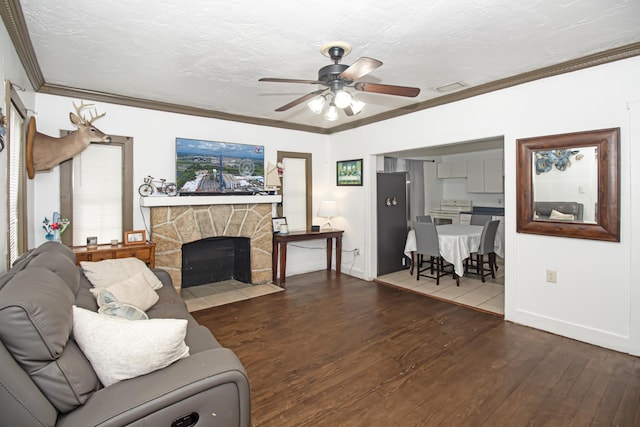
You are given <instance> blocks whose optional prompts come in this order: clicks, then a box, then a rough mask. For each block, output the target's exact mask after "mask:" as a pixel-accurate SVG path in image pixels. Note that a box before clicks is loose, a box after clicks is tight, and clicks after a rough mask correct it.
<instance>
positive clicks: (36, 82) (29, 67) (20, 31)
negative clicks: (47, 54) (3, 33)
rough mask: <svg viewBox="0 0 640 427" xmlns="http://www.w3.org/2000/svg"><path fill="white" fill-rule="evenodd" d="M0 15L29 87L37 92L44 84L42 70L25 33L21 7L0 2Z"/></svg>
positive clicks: (13, 1) (14, 0)
mask: <svg viewBox="0 0 640 427" xmlns="http://www.w3.org/2000/svg"><path fill="white" fill-rule="evenodd" d="M1 1H2V3H0V4H1V5H2V7H0V15H2V20H3V21H4V26H5V27H6V28H7V32H8V33H9V37H10V38H11V42H12V43H13V46H14V47H15V49H16V52H17V53H18V58H20V62H22V66H23V67H24V69H25V72H26V73H27V77H28V78H29V81H30V82H31V86H33V88H34V89H35V90H36V91H37V90H38V89H40V88H41V87H42V85H43V84H44V77H43V76H42V70H40V65H39V64H38V58H36V52H35V51H34V50H33V44H32V43H31V38H30V37H29V32H28V31H27V24H26V22H25V21H24V15H23V14H22V7H21V6H20V1H19V0H1Z"/></svg>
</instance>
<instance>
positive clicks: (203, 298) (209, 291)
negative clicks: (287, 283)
mask: <svg viewBox="0 0 640 427" xmlns="http://www.w3.org/2000/svg"><path fill="white" fill-rule="evenodd" d="M283 290H284V289H282V288H281V287H279V286H276V285H274V284H272V283H267V284H264V285H253V286H252V285H248V284H246V283H242V282H239V281H237V280H225V281H223V282H217V283H209V284H206V285H199V286H190V287H188V288H184V289H182V290H181V291H180V294H181V296H182V298H183V299H184V301H185V303H186V304H187V307H188V308H189V311H190V312H191V311H197V310H204V309H205V308H210V307H216V306H219V305H224V304H231V303H233V302H236V301H242V300H246V299H250V298H256V297H259V296H262V295H268V294H272V293H274V292H280V291H283Z"/></svg>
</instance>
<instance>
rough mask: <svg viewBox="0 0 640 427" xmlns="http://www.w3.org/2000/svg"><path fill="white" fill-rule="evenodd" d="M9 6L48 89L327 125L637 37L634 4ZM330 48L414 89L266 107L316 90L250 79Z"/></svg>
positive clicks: (291, 72)
mask: <svg viewBox="0 0 640 427" xmlns="http://www.w3.org/2000/svg"><path fill="white" fill-rule="evenodd" d="M16 2H17V0H16ZM19 3H20V6H21V7H22V12H23V15H24V19H25V22H26V24H27V29H28V33H29V37H30V39H31V44H32V46H33V50H34V52H35V57H36V58H37V64H38V66H39V68H40V70H41V73H42V77H43V79H44V82H45V83H46V85H47V86H52V87H62V88H63V89H65V88H75V89H81V90H86V91H93V92H100V93H106V94H113V95H119V96H126V97H128V98H135V99H142V100H150V101H156V102H161V103H166V104H174V105H183V106H189V107H193V108H196V109H202V110H211V111H213V112H219V113H223V114H229V115H233V117H234V118H238V117H236V116H245V117H247V121H252V120H258V121H259V120H267V121H268V120H276V121H284V122H287V123H289V124H298V125H303V126H311V127H315V128H325V129H326V128H331V127H334V126H336V125H343V124H345V123H348V122H350V121H356V120H360V119H363V118H367V117H371V116H374V115H377V114H381V113H386V112H389V111H392V110H395V109H398V108H400V107H404V106H407V105H411V104H416V103H418V104H420V103H424V102H425V101H427V100H431V99H433V98H437V97H440V96H442V95H443V94H442V93H439V92H437V91H436V90H435V89H434V88H435V87H438V86H442V85H446V84H448V83H451V82H456V81H461V82H464V84H465V85H467V87H470V88H473V87H477V86H479V85H483V84H487V83H490V82H494V81H496V80H500V79H505V78H508V77H511V76H514V75H518V74H522V73H526V72H530V71H533V70H536V69H540V68H542V67H547V66H551V65H554V64H558V63H562V62H565V61H569V60H573V59H576V58H581V57H584V56H587V55H590V54H594V53H597V52H602V51H606V50H610V49H614V48H618V47H621V46H625V45H629V44H634V43H638V42H640V30H639V28H640V27H639V25H638V23H639V22H640V1H638V0H627V1H623V0H576V1H568V0H528V1H514V0H432V1H419V0H395V1H393V2H389V1H388V0H385V1H381V0H351V1H348V2H345V1H338V0H324V1H321V2H317V1H314V2H311V1H297V2H294V1H291V0H272V1H260V0H227V1H218V0H191V1H189V2H182V1H176V0H153V1H152V0H128V1H121V0H102V1H89V2H88V1H86V0H20V2H19ZM334 40H341V41H345V42H348V43H350V44H351V45H352V47H353V50H352V52H351V54H350V55H348V56H347V57H345V58H344V61H343V63H345V64H351V63H353V62H354V61H355V60H356V59H358V58H359V57H362V56H367V57H372V58H376V59H379V60H380V61H382V62H383V63H384V65H383V66H381V67H380V68H378V69H376V70H374V71H373V72H371V73H370V74H368V75H367V76H365V77H364V78H362V79H361V80H360V81H367V82H375V83H385V84H392V85H403V86H415V87H419V88H420V89H421V93H420V95H418V97H417V98H403V97H396V96H389V95H380V94H369V93H362V92H358V93H357V94H358V97H359V98H360V99H361V100H363V101H365V102H366V103H367V106H366V107H365V109H364V111H363V112H362V113H361V114H359V115H357V116H354V117H352V118H349V117H346V116H345V115H344V114H342V113H341V115H340V119H339V120H338V121H337V122H328V121H326V120H325V119H324V118H323V116H322V115H315V114H313V113H312V112H311V111H310V110H309V109H308V108H307V107H306V105H305V104H301V105H299V106H297V107H294V108H292V109H290V110H289V111H286V112H275V111H274V110H275V109H276V108H277V107H279V106H281V105H283V104H286V103H288V102H290V101H292V100H294V99H295V98H297V97H300V96H302V95H304V94H306V93H309V92H311V91H313V90H316V89H318V88H319V87H318V86H316V85H309V84H306V85H305V84H292V83H266V82H258V79H259V78H261V77H282V78H295V79H311V80H313V79H316V78H317V72H318V69H319V68H320V67H322V66H324V65H328V64H330V63H331V62H330V60H329V59H328V58H326V57H325V56H322V55H321V54H320V52H319V49H320V47H321V46H322V45H323V44H325V43H327V42H329V41H334ZM58 89H59V88H58ZM411 108H415V105H414V107H409V110H410V109H411ZM240 118H241V117H240Z"/></svg>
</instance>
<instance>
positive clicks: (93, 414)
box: [56, 348, 251, 427]
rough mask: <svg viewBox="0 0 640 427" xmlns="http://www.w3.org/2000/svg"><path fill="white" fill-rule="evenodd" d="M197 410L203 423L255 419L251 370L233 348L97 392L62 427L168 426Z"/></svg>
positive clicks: (63, 417) (198, 355) (241, 423)
mask: <svg viewBox="0 0 640 427" xmlns="http://www.w3.org/2000/svg"><path fill="white" fill-rule="evenodd" d="M191 413H197V414H198V416H199V419H200V421H199V422H198V426H232V425H235V426H243V427H249V425H250V421H251V398H250V389H249V380H248V378H247V374H246V372H245V370H244V368H243V366H242V364H241V363H240V361H239V360H238V358H237V357H236V355H235V354H234V353H233V352H232V351H231V350H229V349H226V348H216V349H210V350H206V351H202V352H200V353H196V354H193V355H190V356H189V357H186V358H184V359H181V360H179V361H177V362H176V363H174V364H172V365H170V366H168V367H166V368H164V369H161V370H158V371H155V372H152V373H150V374H147V375H143V376H140V377H137V378H132V379H130V380H125V381H121V382H119V383H116V384H113V385H111V386H109V387H105V388H103V389H101V390H99V391H97V392H96V393H94V394H93V395H92V396H91V397H90V398H89V400H88V401H87V402H86V403H85V404H84V405H83V406H82V407H80V408H78V409H76V410H74V411H73V412H70V413H68V414H65V415H61V416H60V417H59V418H58V423H57V424H56V425H57V426H81V425H82V426H87V425H95V426H97V425H99V426H122V425H129V424H132V425H136V426H137V425H140V426H142V425H145V426H146V425H158V426H159V425H163V426H169V425H171V423H172V422H173V420H176V419H178V418H180V417H183V416H186V415H189V414H191Z"/></svg>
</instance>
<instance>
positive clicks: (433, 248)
mask: <svg viewBox="0 0 640 427" xmlns="http://www.w3.org/2000/svg"><path fill="white" fill-rule="evenodd" d="M415 232H416V254H418V263H417V265H418V269H417V273H416V280H420V276H422V277H428V278H430V279H436V286H438V285H440V278H441V277H442V276H447V275H449V274H451V275H454V276H455V273H454V271H453V265H452V264H449V263H446V264H445V261H444V259H443V258H442V256H440V242H439V241H438V230H437V229H436V226H435V224H433V223H432V222H417V223H416V224H415ZM425 256H427V257H429V262H428V263H426V265H425V267H424V268H422V262H423V260H424V257H425ZM449 268H450V269H449ZM427 270H428V271H429V273H430V274H431V275H429V274H426V273H425V272H426V271H427ZM422 273H425V274H422ZM458 280H459V279H458ZM458 280H456V282H457V284H458V286H460V283H459V281H458Z"/></svg>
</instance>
